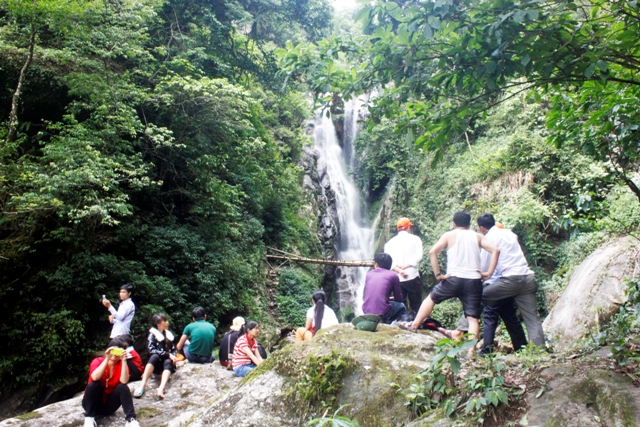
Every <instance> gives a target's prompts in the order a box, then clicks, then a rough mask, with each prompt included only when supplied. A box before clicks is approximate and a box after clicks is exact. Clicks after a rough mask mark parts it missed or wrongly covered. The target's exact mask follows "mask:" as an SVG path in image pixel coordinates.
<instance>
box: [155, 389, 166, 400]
mask: <svg viewBox="0 0 640 427" xmlns="http://www.w3.org/2000/svg"><path fill="white" fill-rule="evenodd" d="M156 397H157V398H158V399H160V400H162V399H164V390H161V389H158V391H156Z"/></svg>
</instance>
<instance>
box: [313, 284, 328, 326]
mask: <svg viewBox="0 0 640 427" xmlns="http://www.w3.org/2000/svg"><path fill="white" fill-rule="evenodd" d="M311 299H313V301H314V302H315V303H316V307H315V310H314V315H313V323H314V324H315V329H314V333H313V334H314V335H315V333H316V332H318V331H319V330H320V329H322V317H323V316H324V304H325V303H326V302H327V295H326V294H325V293H324V291H323V290H322V289H318V290H317V291H315V292H314V293H313V295H312V296H311Z"/></svg>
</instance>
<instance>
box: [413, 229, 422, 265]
mask: <svg viewBox="0 0 640 427" xmlns="http://www.w3.org/2000/svg"><path fill="white" fill-rule="evenodd" d="M414 242H415V245H414V248H413V251H412V255H413V256H412V257H411V265H412V266H414V267H416V268H418V265H419V264H420V261H422V257H423V256H424V251H423V249H422V239H420V238H419V237H418V236H415V239H414Z"/></svg>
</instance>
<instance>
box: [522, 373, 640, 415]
mask: <svg viewBox="0 0 640 427" xmlns="http://www.w3.org/2000/svg"><path fill="white" fill-rule="evenodd" d="M541 377H542V378H543V379H545V380H546V384H547V391H545V392H544V393H543V394H542V395H540V396H538V392H537V391H534V392H532V393H530V394H529V395H527V403H528V404H529V405H530V408H529V411H528V412H527V414H526V415H525V416H524V417H523V418H522V420H521V421H520V425H522V426H538V427H600V426H603V425H604V426H609V427H635V426H640V388H638V387H636V386H634V385H633V380H632V379H631V378H629V377H627V376H626V375H623V374H620V373H616V372H612V371H610V370H607V369H598V368H591V367H590V366H588V365H587V366H582V367H581V366H572V365H559V366H552V367H550V368H547V369H546V370H544V371H543V372H542V373H541ZM536 396H538V397H536Z"/></svg>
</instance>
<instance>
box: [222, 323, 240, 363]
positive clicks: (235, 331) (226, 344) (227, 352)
mask: <svg viewBox="0 0 640 427" xmlns="http://www.w3.org/2000/svg"><path fill="white" fill-rule="evenodd" d="M242 325H244V317H239V316H238V317H236V318H235V319H233V324H232V325H231V327H230V328H229V329H230V331H228V332H226V333H225V334H224V336H223V337H222V341H221V342H220V351H219V353H218V360H219V361H220V364H221V365H222V366H225V367H227V368H229V369H230V368H231V365H230V364H229V360H230V359H233V349H234V348H235V346H236V341H238V336H239V334H240V328H241V327H242Z"/></svg>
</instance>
